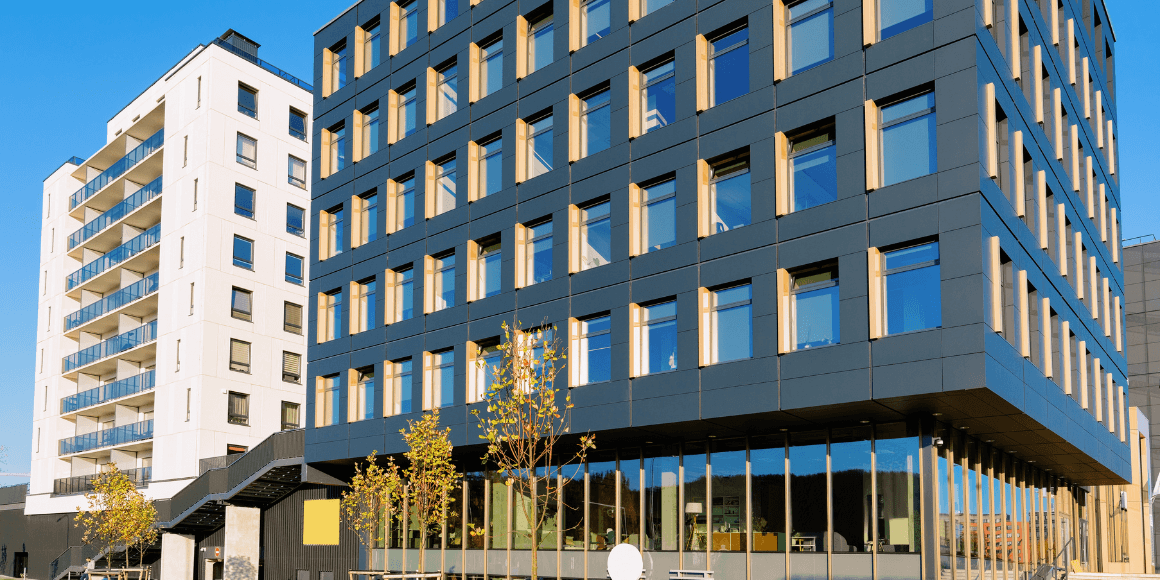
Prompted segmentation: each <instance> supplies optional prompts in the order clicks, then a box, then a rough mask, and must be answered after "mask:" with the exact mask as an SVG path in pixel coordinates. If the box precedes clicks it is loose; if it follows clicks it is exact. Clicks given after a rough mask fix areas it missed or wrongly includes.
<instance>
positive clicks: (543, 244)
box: [523, 220, 552, 286]
mask: <svg viewBox="0 0 1160 580" xmlns="http://www.w3.org/2000/svg"><path fill="white" fill-rule="evenodd" d="M525 234H526V235H527V241H526V242H525V243H526V245H527V247H526V248H525V249H524V252H525V254H526V259H527V263H526V264H525V266H524V267H525V271H524V281H523V283H524V285H525V286H531V285H532V284H539V283H540V282H547V281H548V280H551V279H552V222H551V220H549V221H545V222H540V223H538V224H535V225H530V226H527V231H526V232H525Z"/></svg>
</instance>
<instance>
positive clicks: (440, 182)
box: [432, 157, 458, 217]
mask: <svg viewBox="0 0 1160 580" xmlns="http://www.w3.org/2000/svg"><path fill="white" fill-rule="evenodd" d="M455 180H456V171H455V158H454V157H452V158H451V159H448V160H446V161H443V162H441V163H436V164H435V184H434V185H435V191H434V192H432V193H433V195H434V197H435V208H434V209H435V211H434V213H433V214H432V217H434V216H437V215H439V214H441V213H445V212H449V211H451V210H453V209H455V207H456V205H457V202H458V198H457V197H456V195H455Z"/></svg>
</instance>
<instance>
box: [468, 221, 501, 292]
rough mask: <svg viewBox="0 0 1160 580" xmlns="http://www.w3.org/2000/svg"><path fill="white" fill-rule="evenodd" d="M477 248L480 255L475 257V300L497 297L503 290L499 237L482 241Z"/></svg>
mask: <svg viewBox="0 0 1160 580" xmlns="http://www.w3.org/2000/svg"><path fill="white" fill-rule="evenodd" d="M477 246H478V248H479V253H478V254H477V255H476V256H475V270H476V275H477V279H476V280H475V298H476V299H477V300H478V299H482V298H487V297H489V296H495V295H497V294H499V293H500V292H501V291H502V290H503V284H502V283H501V282H502V280H503V276H502V273H501V272H502V268H503V265H502V260H503V254H502V253H501V252H500V239H499V238H498V237H494V238H488V239H486V240H480V241H479V243H478V244H477Z"/></svg>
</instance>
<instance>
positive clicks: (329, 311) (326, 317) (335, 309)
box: [318, 290, 342, 343]
mask: <svg viewBox="0 0 1160 580" xmlns="http://www.w3.org/2000/svg"><path fill="white" fill-rule="evenodd" d="M318 301H319V310H321V312H320V313H319V314H320V316H319V318H318V342H319V343H322V342H326V341H329V340H334V339H336V338H338V337H339V336H340V335H341V334H342V290H333V291H331V292H327V293H326V294H320V295H319V296H318Z"/></svg>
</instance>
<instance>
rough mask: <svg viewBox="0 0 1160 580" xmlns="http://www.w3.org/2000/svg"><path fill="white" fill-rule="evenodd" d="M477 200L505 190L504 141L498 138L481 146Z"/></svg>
mask: <svg viewBox="0 0 1160 580" xmlns="http://www.w3.org/2000/svg"><path fill="white" fill-rule="evenodd" d="M478 156H479V157H478V158H479V165H478V166H477V168H476V171H477V172H478V177H477V179H478V181H477V183H478V191H476V197H477V198H484V197H487V196H489V195H494V194H496V193H499V192H500V191H501V190H502V189H503V139H502V138H500V137H496V138H494V139H492V140H490V141H487V142H485V143H482V144H480V145H479V151H478Z"/></svg>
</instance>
